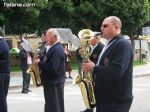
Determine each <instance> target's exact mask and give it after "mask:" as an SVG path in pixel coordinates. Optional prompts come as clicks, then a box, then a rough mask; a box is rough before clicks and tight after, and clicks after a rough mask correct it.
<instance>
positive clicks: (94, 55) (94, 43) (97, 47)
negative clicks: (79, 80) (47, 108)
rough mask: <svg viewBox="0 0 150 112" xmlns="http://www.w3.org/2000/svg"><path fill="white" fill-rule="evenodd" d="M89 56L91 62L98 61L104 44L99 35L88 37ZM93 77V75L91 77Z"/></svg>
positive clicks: (88, 110)
mask: <svg viewBox="0 0 150 112" xmlns="http://www.w3.org/2000/svg"><path fill="white" fill-rule="evenodd" d="M90 45H91V46H90V51H91V52H90V56H89V59H90V60H91V61H92V62H93V63H95V64H96V63H97V61H98V57H99V55H100V53H101V51H102V49H103V47H104V44H103V43H102V42H100V39H99V36H94V37H92V38H91V39H90ZM94 78H95V77H94V76H93V79H94ZM80 112H93V109H85V110H83V111H80Z"/></svg>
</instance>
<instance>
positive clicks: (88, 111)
mask: <svg viewBox="0 0 150 112" xmlns="http://www.w3.org/2000/svg"><path fill="white" fill-rule="evenodd" d="M80 112H93V109H85V110H83V111H80Z"/></svg>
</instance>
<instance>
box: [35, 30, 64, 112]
mask: <svg viewBox="0 0 150 112" xmlns="http://www.w3.org/2000/svg"><path fill="white" fill-rule="evenodd" d="M59 40H60V36H59V34H58V32H57V30H56V29H55V28H50V29H48V30H47V32H46V44H47V49H46V53H45V56H44V59H43V61H42V60H41V61H40V60H36V61H35V63H38V65H39V67H40V70H41V72H42V84H43V88H44V98H45V111H44V112H64V111H65V110H64V82H65V66H64V65H65V64H64V63H65V53H64V49H63V46H62V44H61V43H60V42H59Z"/></svg>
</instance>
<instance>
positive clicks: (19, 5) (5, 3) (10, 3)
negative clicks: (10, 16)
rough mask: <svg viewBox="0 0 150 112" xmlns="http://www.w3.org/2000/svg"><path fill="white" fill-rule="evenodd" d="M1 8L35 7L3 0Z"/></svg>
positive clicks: (30, 4)
mask: <svg viewBox="0 0 150 112" xmlns="http://www.w3.org/2000/svg"><path fill="white" fill-rule="evenodd" d="M1 5H3V7H35V3H30V2H13V0H12V1H11V0H3V1H2V3H1Z"/></svg>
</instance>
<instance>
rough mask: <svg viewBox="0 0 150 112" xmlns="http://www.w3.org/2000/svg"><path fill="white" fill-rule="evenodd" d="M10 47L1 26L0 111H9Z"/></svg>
mask: <svg viewBox="0 0 150 112" xmlns="http://www.w3.org/2000/svg"><path fill="white" fill-rule="evenodd" d="M9 67H10V57H9V47H8V44H7V43H6V41H5V40H4V33H3V30H2V28H1V27H0V112H7V100H6V98H7V93H8V87H9V80H10V69H9Z"/></svg>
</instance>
